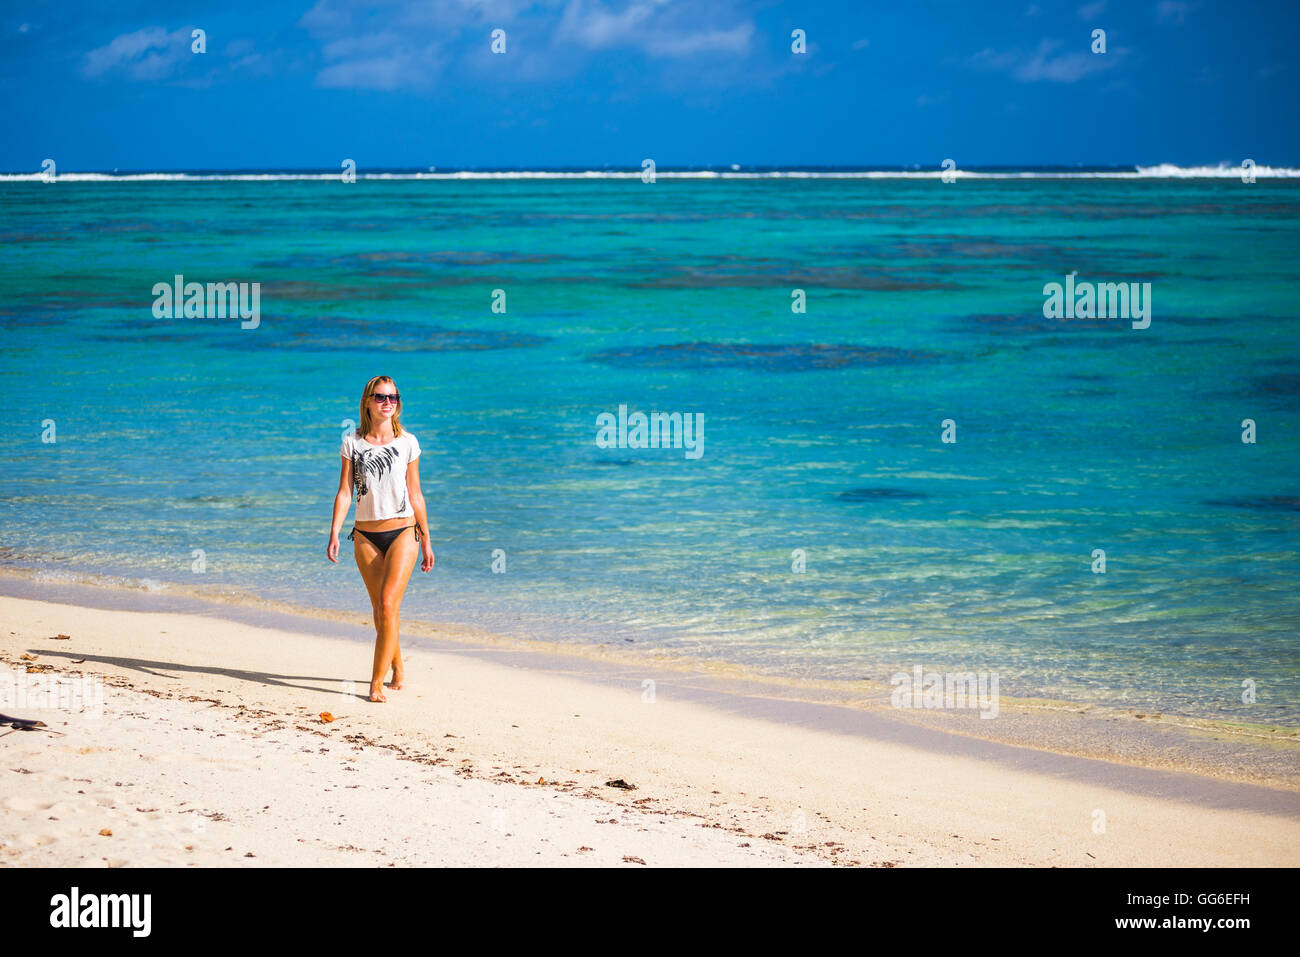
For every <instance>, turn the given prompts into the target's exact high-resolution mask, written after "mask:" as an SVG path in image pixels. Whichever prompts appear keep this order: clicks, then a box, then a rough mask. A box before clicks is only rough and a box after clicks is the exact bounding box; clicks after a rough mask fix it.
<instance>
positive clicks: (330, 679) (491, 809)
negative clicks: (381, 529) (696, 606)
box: [0, 596, 1300, 867]
mask: <svg viewBox="0 0 1300 957" xmlns="http://www.w3.org/2000/svg"><path fill="white" fill-rule="evenodd" d="M104 604H108V603H104ZM0 621H3V623H4V625H3V629H2V630H0V662H2V663H3V671H2V672H0V675H6V676H10V677H11V678H12V680H11V681H9V682H8V684H7V688H8V691H7V694H8V696H9V697H8V698H7V699H5V704H4V706H3V707H0V711H3V712H4V713H7V714H10V715H13V716H15V717H24V718H38V719H40V720H42V721H44V722H45V723H46V725H47V728H46V729H44V730H36V731H13V732H11V733H8V734H5V735H4V737H3V738H0V755H2V756H3V767H2V768H0V782H2V783H0V864H3V865H6V866H53V865H59V866H65V865H71V866H87V867H123V866H144V865H162V866H193V865H197V866H284V865H290V866H317V865H326V864H333V865H353V866H365V867H370V866H394V865H395V866H409V865H415V866H427V865H471V866H617V867H640V866H709V865H722V866H826V865H849V866H874V867H895V866H933V865H943V866H953V865H982V866H1025V865H1032V866H1049V865H1050V866H1065V867H1093V866H1237V865H1243V866H1249V865H1258V866H1296V865H1297V864H1298V863H1300V851H1297V848H1300V793H1298V791H1297V788H1296V786H1295V782H1294V777H1293V776H1292V774H1293V771H1294V765H1295V749H1294V742H1293V741H1289V742H1283V743H1280V744H1278V745H1274V746H1272V748H1271V749H1270V750H1268V752H1267V753H1268V754H1272V755H1273V758H1272V759H1271V760H1264V761H1263V762H1262V763H1259V764H1257V765H1254V766H1253V767H1254V770H1253V771H1252V770H1251V769H1250V768H1243V767H1240V766H1235V765H1233V763H1232V761H1231V760H1229V757H1230V756H1231V755H1233V754H1237V753H1239V752H1241V750H1242V747H1244V745H1242V747H1238V745H1237V744H1234V743H1233V742H1232V741H1228V742H1226V743H1225V742H1224V741H1223V740H1218V743H1217V744H1216V743H1215V741H1214V740H1212V739H1211V737H1210V736H1205V748H1204V749H1203V752H1202V754H1203V755H1209V756H1210V758H1208V759H1207V761H1208V762H1209V763H1210V764H1211V765H1213V764H1214V762H1216V761H1219V763H1220V764H1221V769H1220V771H1219V772H1217V773H1216V772H1215V771H1214V770H1213V767H1206V768H1202V769H1201V771H1200V773H1195V772H1193V771H1189V770H1177V769H1171V763H1172V765H1177V764H1178V763H1179V762H1178V761H1175V760H1174V759H1172V758H1170V757H1169V756H1168V754H1166V755H1165V757H1164V758H1163V759H1161V757H1160V754H1161V753H1162V750H1163V751H1166V752H1170V753H1172V751H1171V750H1170V749H1169V748H1163V749H1162V747H1161V746H1160V741H1161V739H1160V738H1159V737H1158V736H1157V737H1148V738H1145V739H1142V740H1144V741H1145V744H1144V745H1143V746H1142V747H1137V746H1134V747H1132V748H1130V749H1129V752H1128V753H1127V754H1120V755H1117V756H1116V759H1115V760H1110V761H1106V760H1100V759H1098V758H1095V757H1089V756H1087V755H1086V754H1079V753H1075V754H1071V753H1067V752H1068V749H1065V748H1062V747H1056V748H1055V749H1048V748H1044V747H1043V746H1042V743H1041V741H1037V742H1033V743H1031V742H1029V741H1027V740H1026V741H1021V742H1020V743H1017V742H1016V741H1015V740H1014V739H1016V738H1017V737H1018V736H1020V737H1023V736H1024V734H1025V732H1024V730H1023V729H1024V728H1026V727H1029V726H1031V725H1033V724H1034V723H1035V722H1037V724H1038V725H1042V724H1043V723H1044V722H1046V721H1048V719H1047V718H1045V717H1044V716H1043V715H1041V714H1040V715H1038V716H1037V717H1034V716H1025V717H1024V718H1023V720H1022V721H1020V722H1019V723H1017V721H1015V720H1008V721H993V722H985V724H990V725H1000V726H1001V733H1002V734H1003V735H1004V737H1007V739H1008V740H1004V741H1001V742H999V741H992V740H988V738H987V735H986V734H984V732H986V731H987V730H988V729H986V728H982V727H980V726H979V725H980V722H978V720H976V721H975V722H974V723H973V724H972V723H971V722H969V721H967V722H964V723H963V722H961V721H957V720H954V719H953V718H952V716H950V715H949V716H944V717H940V716H935V715H928V714H927V715H911V714H908V715H906V716H905V715H901V714H899V713H897V712H894V713H889V711H888V709H881V708H875V709H873V708H871V707H858V708H851V707H846V706H844V705H842V704H831V703H826V702H817V701H812V700H795V699H793V698H791V697H790V696H789V695H788V694H784V695H783V694H779V693H777V692H776V691H775V690H774V689H768V690H766V691H765V690H764V689H763V687H762V686H761V685H760V684H758V683H751V684H749V685H748V686H744V687H742V686H741V685H740V684H738V683H735V682H733V683H732V686H731V690H728V691H723V690H720V689H721V687H722V685H721V684H720V683H719V682H718V681H717V680H716V679H715V678H710V677H709V676H707V675H701V674H693V673H691V672H689V671H685V670H680V669H679V670H670V669H667V668H661V667H658V666H652V665H651V664H650V663H648V662H645V663H642V664H641V665H640V666H632V665H629V664H627V663H626V662H623V661H616V662H609V663H606V665H605V666H603V667H602V668H599V669H594V668H591V667H587V666H584V665H583V664H582V662H581V661H580V660H579V659H578V658H575V657H566V656H564V655H560V654H541V653H536V654H532V655H531V656H529V655H524V656H521V655H520V654H519V652H518V650H517V649H513V648H509V647H506V646H504V645H503V646H502V647H501V648H499V649H498V648H493V647H491V646H487V645H484V644H483V643H481V642H478V643H475V642H471V641H462V642H460V643H457V642H456V641H455V640H453V639H452V638H450V637H448V638H447V639H446V640H444V641H441V642H438V641H435V640H432V639H407V638H404V639H403V651H404V655H405V658H406V662H407V670H408V684H407V688H406V689H405V690H403V691H398V692H393V691H390V692H388V698H389V701H388V703H387V704H384V705H376V704H371V703H369V702H367V701H366V700H365V699H364V697H363V693H364V691H365V690H366V684H365V681H366V677H367V674H368V667H369V655H370V650H371V646H370V645H369V644H368V643H364V642H362V641H358V640H348V639H346V638H343V637H339V636H338V635H335V634H327V633H324V632H327V631H328V629H325V628H321V627H317V625H316V624H315V623H313V622H312V621H311V620H310V619H306V618H304V619H302V620H301V621H300V622H299V624H298V625H297V626H296V627H293V628H284V627H265V626H257V625H252V624H248V623H246V622H241V621H237V620H230V619H227V618H222V617H215V616H214V615H211V614H209V615H202V614H193V613H187V614H182V613H175V612H157V611H149V612H146V611H127V610H121V609H118V608H111V607H107V608H106V607H91V606H90V605H89V604H84V605H77V604H65V603H56V602H52V601H41V600H34V599H31V598H18V597H9V596H5V597H0ZM363 634H364V632H363V631H362V630H360V629H357V635H358V637H360V636H361V635H363ZM59 635H66V636H67V637H66V638H58V637H56V636H59ZM101 680H102V685H99V687H102V706H101V705H100V703H99V701H98V700H97V699H95V698H94V696H93V695H91V694H90V692H89V690H88V689H90V688H91V687H94V686H96V685H95V682H97V681H101ZM57 681H63V682H64V683H65V685H68V686H75V687H77V688H80V689H82V690H83V694H82V697H81V698H79V699H77V700H75V701H69V700H66V699H65V701H64V702H63V705H64V706H63V707H58V706H54V707H31V706H30V705H32V704H33V703H36V704H41V703H42V701H45V702H46V703H54V704H56V705H57V704H58V703H57V702H52V700H51V698H50V695H49V694H48V693H47V695H46V699H40V698H39V694H38V692H39V691H40V688H41V687H44V688H45V689H46V690H47V692H48V689H49V688H51V687H53V686H54V685H55V684H56V683H57ZM647 681H650V682H653V685H648V684H647ZM24 682H26V683H27V684H26V685H23V687H24V688H25V689H26V690H27V691H28V692H29V697H28V699H27V701H26V703H27V704H28V705H29V707H27V708H18V707H17V706H16V705H15V703H14V695H15V693H16V689H17V688H18V687H19V686H20V685H22V684H23V683H24ZM41 682H44V683H45V684H44V685H42V684H41ZM806 697H807V696H805V698H806ZM1007 711H1008V717H1014V715H1015V714H1016V709H1015V708H1014V707H1010V708H1008V709H1007ZM323 713H327V714H328V715H329V716H330V717H331V718H332V719H333V720H326V719H324V718H322V714H323ZM1059 720H1064V719H1059ZM1079 720H1083V719H1082V718H1080V719H1079ZM1107 721H1108V722H1110V723H1112V724H1113V723H1114V719H1111V718H1108V719H1107ZM1130 723H1131V724H1137V722H1130ZM1017 729H1020V730H1017ZM3 730H8V729H2V730H0V733H3ZM1058 730H1059V729H1058ZM1066 730H1067V731H1068V729H1066ZM56 732H57V733H56ZM974 732H979V733H980V735H982V736H977V735H976V734H975V733H974ZM1082 732H1083V728H1082V726H1080V727H1079V728H1077V729H1076V731H1075V732H1074V733H1075V734H1076V736H1078V737H1079V738H1081V739H1082V738H1084V737H1092V738H1096V735H1085V734H1083V733H1082ZM1112 737H1113V738H1114V739H1115V740H1119V739H1121V738H1122V737H1123V735H1122V734H1121V733H1119V732H1117V733H1116V734H1114V735H1112ZM1056 739H1057V740H1059V741H1068V740H1069V733H1060V734H1058V735H1057V736H1056ZM1135 740H1136V739H1135ZM1153 742H1154V743H1153ZM1216 747H1217V748H1218V749H1219V750H1218V751H1217V752H1216V751H1215V748H1216ZM1252 747H1253V745H1252ZM1180 753H1182V752H1180ZM1216 754H1219V755H1222V756H1225V757H1223V758H1222V760H1221V761H1220V759H1219V758H1216V757H1215V755H1216ZM1184 763H1185V762H1184ZM1162 765H1163V766H1162ZM1288 769H1290V773H1289V772H1288ZM1251 777H1254V780H1251V779H1250V778H1251ZM611 782H614V783H611ZM621 784H626V785H629V786H630V787H626V788H625V787H623V786H620V785H621Z"/></svg>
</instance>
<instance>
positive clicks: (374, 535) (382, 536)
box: [348, 525, 420, 555]
mask: <svg viewBox="0 0 1300 957" xmlns="http://www.w3.org/2000/svg"><path fill="white" fill-rule="evenodd" d="M408 528H413V529H415V540H416V541H417V542H418V541H419V540H420V526H419V525H403V526H402V527H401V528H394V529H392V530H390V531H387V532H367V531H366V530H365V529H363V528H357V527H356V526H355V525H353V526H352V532H351V533H350V534H349V535H348V541H350V542H355V541H356V539H355V538H354V537H353V536H354V535H356V533H357V532H360V533H361V534H362V535H364V536H365V537H366V538H367V539H368V540H369V541H370V542H371V544H373V545H374V546H375V548H377V549H379V554H381V555H386V554H388V546H389V545H391V544H393V542H395V541H397V536H398V535H401V534H402V532H404V531H406V530H407V529H408Z"/></svg>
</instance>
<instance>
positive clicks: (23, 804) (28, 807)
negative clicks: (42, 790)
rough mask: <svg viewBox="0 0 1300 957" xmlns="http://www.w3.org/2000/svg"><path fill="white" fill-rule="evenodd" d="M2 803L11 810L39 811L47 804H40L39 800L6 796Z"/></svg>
mask: <svg viewBox="0 0 1300 957" xmlns="http://www.w3.org/2000/svg"><path fill="white" fill-rule="evenodd" d="M4 803H5V807H7V808H8V809H9V810H11V811H40V810H44V808H45V807H46V806H47V805H42V804H41V802H40V801H34V800H32V799H31V798H25V797H7V798H5V802H4Z"/></svg>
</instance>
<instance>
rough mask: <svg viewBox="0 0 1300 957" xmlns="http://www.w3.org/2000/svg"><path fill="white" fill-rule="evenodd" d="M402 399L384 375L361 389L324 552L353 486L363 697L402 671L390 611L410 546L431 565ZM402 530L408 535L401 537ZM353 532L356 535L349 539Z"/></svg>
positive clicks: (377, 696)
mask: <svg viewBox="0 0 1300 957" xmlns="http://www.w3.org/2000/svg"><path fill="white" fill-rule="evenodd" d="M401 416H402V397H401V395H399V394H398V391H397V386H396V385H395V384H394V382H393V380H392V379H390V378H389V377H388V376H386V375H381V376H375V377H374V378H373V379H371V380H370V381H369V382H367V383H366V388H365V391H364V392H362V394H361V427H360V428H358V429H357V430H356V431H355V432H349V433H348V434H347V435H345V436H344V437H343V445H342V447H341V448H340V449H339V452H340V454H341V455H342V456H343V468H342V470H341V471H340V472H339V491H338V494H337V495H336V496H335V497H334V521H333V523H332V524H331V527H330V541H329V547H328V548H327V549H326V552H325V554H326V556H327V557H328V558H329V560H330V561H332V562H334V563H335V564H337V563H338V554H339V529H340V528H342V527H343V521H344V519H346V518H347V517H348V506H350V505H351V504H352V490H353V488H354V487H355V488H356V491H357V518H356V522H355V524H354V525H353V527H352V533H351V534H350V535H348V538H349V539H351V540H352V541H353V542H354V543H355V544H354V545H353V549H352V553H353V555H354V556H355V557H356V560H357V568H358V569H360V571H361V578H362V580H363V581H365V583H366V590H367V591H368V592H369V593H370V604H371V606H372V607H373V609H374V614H375V663H374V670H373V671H371V673H370V700H371V701H387V700H388V699H387V698H385V697H384V676H385V675H386V674H388V669H389V667H390V666H391V667H392V669H393V681H392V683H391V684H390V685H389V686H388V687H390V688H392V689H393V690H394V691H400V690H401V689H402V681H403V679H404V678H405V676H406V669H405V668H403V667H402V649H401V648H400V647H399V646H398V643H397V617H398V611H399V610H400V609H401V607H402V595H403V593H405V591H406V583H407V582H408V581H409V580H410V578H411V571H412V569H414V568H415V554H416V549H417V548H418V549H420V550H421V551H423V553H424V562H423V563H422V564H421V565H420V570H421V571H426V572H427V571H429V569H431V568H433V546H432V545H430V544H429V521H428V517H427V516H426V514H425V510H424V496H423V495H421V494H420V470H419V466H417V465H416V460H418V459H419V457H420V443H419V442H417V441H416V439H415V436H414V435H412V434H411V433H410V432H407V431H406V430H404V429H403V428H402V425H401V421H400V419H401ZM407 529H410V530H411V534H410V535H407V534H406V531H407ZM357 532H360V533H361V537H359V538H358V537H356V534H357Z"/></svg>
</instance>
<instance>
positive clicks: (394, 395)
mask: <svg viewBox="0 0 1300 957" xmlns="http://www.w3.org/2000/svg"><path fill="white" fill-rule="evenodd" d="M370 398H372V399H374V400H375V401H376V402H378V403H379V404H380V405H383V404H384V403H385V402H397V401H400V400H401V398H402V394H401V393H400V392H390V393H388V394H387V395H385V394H384V393H382V392H373V393H371V395H370Z"/></svg>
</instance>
